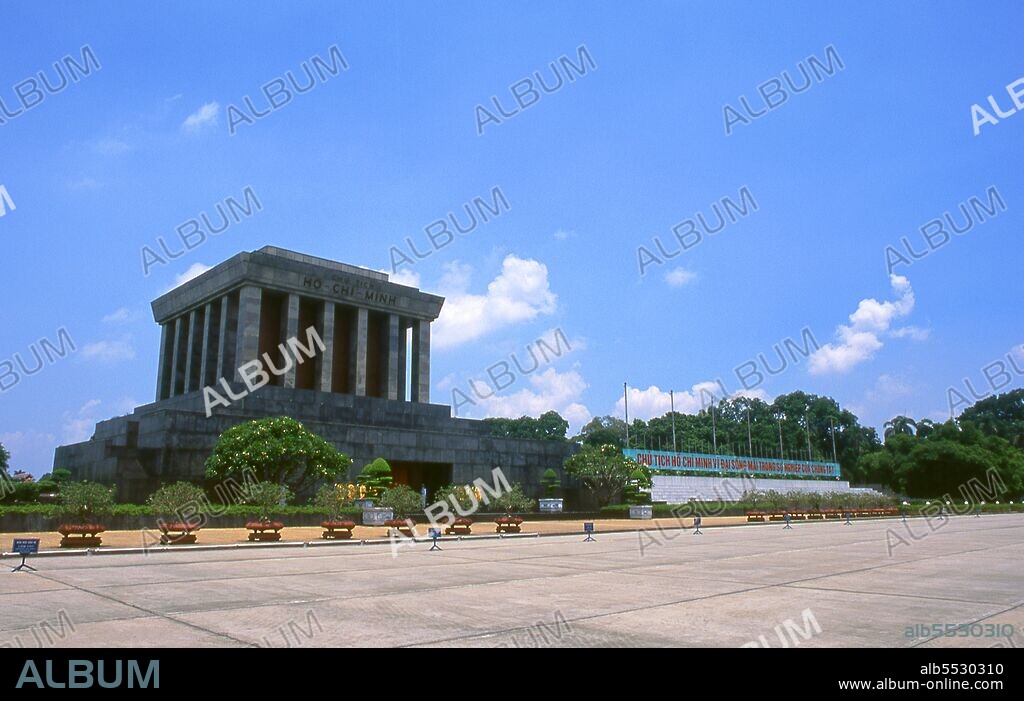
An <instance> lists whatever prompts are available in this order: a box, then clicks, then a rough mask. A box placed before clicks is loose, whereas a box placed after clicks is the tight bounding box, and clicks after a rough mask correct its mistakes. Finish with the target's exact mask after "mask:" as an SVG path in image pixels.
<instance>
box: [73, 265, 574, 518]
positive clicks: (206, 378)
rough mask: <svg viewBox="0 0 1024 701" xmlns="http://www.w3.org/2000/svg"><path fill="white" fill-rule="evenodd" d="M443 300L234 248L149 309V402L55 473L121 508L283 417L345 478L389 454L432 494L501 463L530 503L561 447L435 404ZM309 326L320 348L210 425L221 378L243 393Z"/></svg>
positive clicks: (338, 268)
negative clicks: (348, 461) (255, 366)
mask: <svg viewBox="0 0 1024 701" xmlns="http://www.w3.org/2000/svg"><path fill="white" fill-rule="evenodd" d="M443 302H444V300H443V298H441V297H437V296H435V295H430V294H426V293H423V292H420V291H419V290H416V289H414V288H411V287H406V286H403V285H397V284H394V283H391V282H389V281H388V278H387V275H386V274H384V273H378V272H375V271H370V270H364V269H361V268H354V267H352V266H348V265H344V264H341V263H336V262H333V261H327V260H323V259H320V258H313V257H310V256H304V255H301V254H297V253H293V252H290V251H283V250H282V249H277V248H273V247H265V248H262V249H260V250H259V251H254V252H251V253H241V254H239V255H237V256H234V257H233V258H231V259H229V260H227V261H225V262H224V263H221V264H220V265H218V266H216V267H214V268H212V269H210V270H208V271H207V272H205V273H203V274H202V275H200V276H199V277H197V278H196V279H195V280H192V281H190V282H188V283H186V284H184V285H182V286H180V287H178V288H176V289H174V290H172V291H171V292H168V293H167V294H165V295H163V296H162V297H160V298H158V299H157V300H155V301H154V302H153V314H154V317H155V319H156V321H157V323H159V324H160V325H161V342H160V358H159V359H158V371H157V401H155V402H154V403H152V404H147V405H144V406H141V407H138V408H137V409H135V411H134V412H133V413H132V414H130V415H128V416H122V417H118V418H114V419H109V420H107V421H102V422H100V423H99V424H97V425H96V431H95V433H94V435H93V437H92V438H91V439H90V440H88V441H85V442H82V443H76V444H73V445H66V446H61V447H59V448H57V451H56V454H55V456H54V467H63V468H67V469H70V470H71V472H72V474H73V476H74V478H75V479H90V480H96V481H101V482H106V483H114V484H117V485H118V493H119V499H120V500H122V501H142V500H144V499H145V497H147V496H148V495H149V494H150V493H151V492H152V491H153V490H154V489H156V488H157V487H158V486H159V485H160V484H162V483H167V482H171V481H176V480H180V479H190V480H201V479H203V476H204V463H205V461H206V458H207V457H208V456H209V455H210V453H211V451H212V450H213V447H214V445H215V444H216V441H217V439H218V437H219V436H220V434H221V433H222V432H223V431H225V430H226V429H228V428H230V427H231V426H234V425H236V424H238V423H242V422H244V421H249V420H252V419H257V418H265V417H269V416H289V417H292V418H294V419H296V420H298V421H300V422H302V423H303V424H304V425H305V426H306V427H307V428H308V429H310V430H312V431H314V432H315V433H317V434H319V435H320V436H322V437H323V438H325V439H326V440H327V441H329V442H330V443H332V444H333V445H334V446H335V447H336V448H337V449H339V450H341V451H342V452H344V453H346V454H348V455H349V456H351V457H352V458H353V460H354V463H353V468H352V476H354V474H355V473H356V472H358V470H359V469H360V468H361V467H362V465H364V464H366V463H368V462H370V461H371V460H373V459H374V458H377V457H383V458H385V459H386V460H388V462H390V463H391V464H392V466H393V469H394V471H395V478H396V481H398V482H405V483H408V484H410V486H412V487H413V488H414V489H419V487H420V485H421V484H425V485H426V486H427V487H428V489H429V490H431V492H432V490H433V489H434V488H436V487H437V486H440V485H442V484H446V483H448V482H451V481H455V482H459V483H465V482H471V481H472V480H473V479H475V478H477V477H488V478H489V477H490V473H491V470H492V469H493V468H494V467H501V468H502V470H503V471H504V473H505V475H506V476H507V477H508V479H509V480H510V481H512V482H519V483H521V484H523V486H524V487H525V488H526V490H527V493H529V494H531V495H533V496H538V495H539V494H540V484H539V482H540V478H541V475H542V474H543V472H544V470H545V469H547V468H549V467H552V468H555V469H556V470H558V471H559V472H560V471H561V470H560V468H561V465H562V462H563V460H564V459H565V458H566V457H567V456H568V455H569V454H570V452H571V449H572V447H571V446H570V445H569V444H566V443H562V442H558V441H531V440H519V439H502V438H494V437H492V436H491V435H490V431H489V429H488V427H487V426H486V425H485V424H484V423H482V422H480V421H475V420H472V419H456V418H452V417H451V410H450V408H449V407H448V406H442V405H434V404H430V403H429V392H430V322H431V321H433V320H434V319H436V318H437V315H438V314H439V313H440V310H441V305H442V304H443ZM311 325H312V326H315V328H316V330H317V332H318V333H319V335H320V336H321V338H322V339H323V341H324V343H325V345H326V349H325V351H323V352H319V353H317V355H316V357H315V358H313V359H312V360H308V361H307V362H306V364H305V365H295V366H293V367H292V368H291V369H290V370H289V371H288V372H287V373H285V374H284V375H283V376H282V377H279V378H274V380H275V382H274V383H271V384H268V385H266V386H263V387H261V388H259V389H257V390H255V391H253V392H252V393H250V394H248V395H247V396H244V397H243V398H241V399H238V400H235V401H233V402H232V403H231V405H230V406H228V407H224V406H217V407H215V408H213V410H212V414H211V416H210V417H207V416H206V403H205V402H204V395H203V388H204V387H210V386H216V385H217V384H218V383H219V382H220V381H221V378H223V380H224V382H226V383H228V384H229V386H230V388H231V391H232V393H233V394H235V395H238V394H242V393H244V392H245V391H246V386H245V385H244V384H242V382H241V380H242V378H241V377H240V375H239V373H238V368H239V367H240V366H242V365H243V364H245V363H246V362H250V361H253V360H256V359H257V358H259V357H261V356H263V355H264V354H266V353H271V354H272V353H273V352H274V350H275V349H276V348H277V346H278V344H279V343H282V342H283V341H284V340H285V339H286V338H294V337H295V336H300V337H301V336H304V333H303V331H304V329H305V328H308V327H309V326H311ZM407 369H408V371H407ZM407 375H408V377H407Z"/></svg>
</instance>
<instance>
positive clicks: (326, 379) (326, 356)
mask: <svg viewBox="0 0 1024 701" xmlns="http://www.w3.org/2000/svg"><path fill="white" fill-rule="evenodd" d="M319 322H320V323H319V324H318V325H319V327H320V339H321V340H322V341H323V342H324V345H325V346H326V347H327V348H326V350H324V351H323V352H322V353H320V355H319V356H318V357H317V366H316V368H317V384H316V388H317V389H318V390H320V391H321V392H330V391H331V389H332V387H331V385H332V382H333V378H334V302H324V306H323V308H322V309H321V310H320V319H319Z"/></svg>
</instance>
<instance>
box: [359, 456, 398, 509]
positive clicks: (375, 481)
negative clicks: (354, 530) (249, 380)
mask: <svg viewBox="0 0 1024 701" xmlns="http://www.w3.org/2000/svg"><path fill="white" fill-rule="evenodd" d="M393 481H394V480H393V479H392V477H391V466H390V465H388V462H387V460H385V459H384V458H377V459H376V460H374V461H373V462H371V463H370V464H369V465H366V466H365V467H364V468H363V470H362V472H360V473H359V475H358V476H357V477H356V484H357V485H359V486H360V487H362V488H363V489H365V490H366V497H365V498H364V499H362V500H360V502H359V506H361V507H362V508H363V525H364V526H380V525H382V524H383V523H384V521H386V520H388V519H391V518H394V512H392V513H391V514H388V513H387V509H386V507H382V506H374V504H376V503H378V502H379V500H380V495H381V494H383V493H384V490H385V489H388V488H389V487H390V486H391V483H392V482H393Z"/></svg>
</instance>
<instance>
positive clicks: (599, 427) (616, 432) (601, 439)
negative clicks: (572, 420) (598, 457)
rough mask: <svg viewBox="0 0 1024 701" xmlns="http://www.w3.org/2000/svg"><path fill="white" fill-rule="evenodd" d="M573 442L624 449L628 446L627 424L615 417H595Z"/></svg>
mask: <svg viewBox="0 0 1024 701" xmlns="http://www.w3.org/2000/svg"><path fill="white" fill-rule="evenodd" d="M573 440H574V441H576V442H577V443H584V444H586V445H591V446H602V445H614V446H616V447H619V448H622V447H624V446H625V445H626V422H625V421H623V420H622V419H619V418H616V417H614V416H595V417H594V418H593V419H591V420H590V421H589V422H588V423H587V425H586V426H584V427H583V428H582V429H580V432H579V435H577V436H575V437H574V438H573Z"/></svg>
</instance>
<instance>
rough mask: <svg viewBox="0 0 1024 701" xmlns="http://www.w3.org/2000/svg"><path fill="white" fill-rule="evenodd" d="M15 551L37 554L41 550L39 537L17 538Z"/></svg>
mask: <svg viewBox="0 0 1024 701" xmlns="http://www.w3.org/2000/svg"><path fill="white" fill-rule="evenodd" d="M14 552H16V553H18V554H19V555H35V554H36V553H38V552H39V539H38V538H15V539H14Z"/></svg>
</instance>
